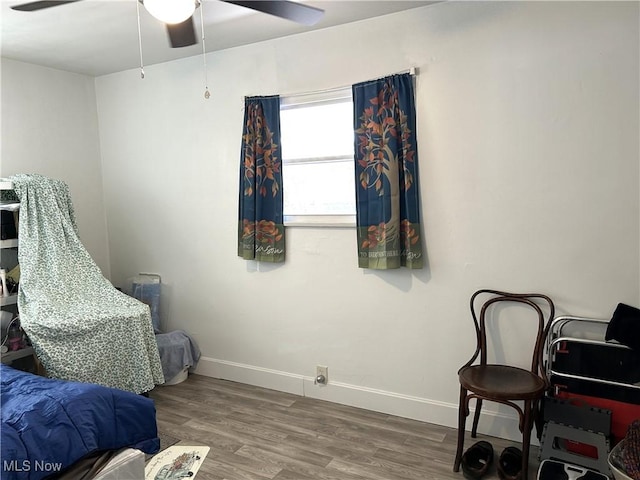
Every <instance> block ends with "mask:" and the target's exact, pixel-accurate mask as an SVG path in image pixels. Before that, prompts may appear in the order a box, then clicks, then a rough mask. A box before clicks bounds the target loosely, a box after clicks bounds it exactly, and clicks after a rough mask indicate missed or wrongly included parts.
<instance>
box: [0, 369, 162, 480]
mask: <svg viewBox="0 0 640 480" xmlns="http://www.w3.org/2000/svg"><path fill="white" fill-rule="evenodd" d="M0 402H1V406H2V408H1V409H0V410H1V417H2V425H1V427H0V428H1V435H2V438H1V442H0V443H1V447H0V448H1V458H2V463H1V465H0V478H2V479H3V480H4V479H6V480H14V479H15V480H23V479H24V480H27V479H28V480H38V479H41V478H47V477H51V476H58V474H60V473H63V472H69V470H70V469H71V468H73V467H74V465H78V464H79V463H82V460H85V463H86V461H87V459H89V460H91V459H92V458H97V457H98V456H102V461H103V462H104V461H105V458H106V457H105V455H104V454H105V453H109V452H122V449H124V448H132V449H136V450H140V451H142V452H144V453H148V454H151V453H156V452H157V451H158V450H159V448H160V440H159V438H158V432H157V424H156V410H155V405H154V402H153V400H151V399H149V398H146V397H144V396H142V395H136V394H135V393H132V392H127V391H123V390H118V389H115V388H109V387H104V386H101V385H96V384H90V383H80V382H71V381H65V380H58V379H50V378H44V377H40V376H37V375H33V374H31V373H27V372H23V371H20V370H16V369H14V368H12V367H10V366H7V365H0ZM72 478H76V479H77V478H81V477H80V476H79V474H73V475H72Z"/></svg>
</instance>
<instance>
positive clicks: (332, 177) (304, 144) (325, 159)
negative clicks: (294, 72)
mask: <svg viewBox="0 0 640 480" xmlns="http://www.w3.org/2000/svg"><path fill="white" fill-rule="evenodd" d="M280 133H281V143H282V159H283V162H282V168H283V173H282V177H283V189H284V191H283V194H284V216H285V225H290V226H293V225H299V226H304V225H310V226H318V225H326V226H350V225H355V212H356V208H355V183H354V182H355V180H354V175H355V173H354V165H353V102H352V100H351V91H350V89H344V90H337V91H332V92H327V93H326V94H321V95H318V94H314V95H311V96H309V97H307V98H305V96H299V97H296V98H294V97H285V98H283V99H282V100H281V109H280Z"/></svg>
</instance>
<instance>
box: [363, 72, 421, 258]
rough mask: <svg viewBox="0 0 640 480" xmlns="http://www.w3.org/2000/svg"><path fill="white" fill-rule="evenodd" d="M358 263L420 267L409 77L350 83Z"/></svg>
mask: <svg viewBox="0 0 640 480" xmlns="http://www.w3.org/2000/svg"><path fill="white" fill-rule="evenodd" d="M352 91H353V105H354V130H355V139H354V141H355V167H356V223H357V238H358V266H359V267H361V268H372V269H380V270H386V269H392V268H399V267H400V266H406V267H408V268H422V266H423V255H422V239H421V233H420V232H421V227H420V196H419V192H418V184H419V182H418V154H417V149H416V135H415V134H416V114H415V103H414V93H413V79H412V77H411V75H410V74H401V75H392V76H389V77H385V78H381V79H378V80H373V81H368V82H363V83H358V84H356V85H353V87H352Z"/></svg>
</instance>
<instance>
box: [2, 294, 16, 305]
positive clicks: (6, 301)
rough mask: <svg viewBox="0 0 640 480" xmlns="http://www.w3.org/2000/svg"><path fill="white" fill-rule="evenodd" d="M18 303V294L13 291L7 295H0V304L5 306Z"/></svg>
mask: <svg viewBox="0 0 640 480" xmlns="http://www.w3.org/2000/svg"><path fill="white" fill-rule="evenodd" d="M16 303H18V294H17V293H14V294H13V295H9V296H8V297H0V306H2V307H5V306H7V305H15V304H16Z"/></svg>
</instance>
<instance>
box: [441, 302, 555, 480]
mask: <svg viewBox="0 0 640 480" xmlns="http://www.w3.org/2000/svg"><path fill="white" fill-rule="evenodd" d="M476 304H478V305H476ZM504 304H520V305H522V306H524V307H526V308H527V310H528V309H531V311H532V312H526V313H528V315H524V313H525V312H520V311H518V312H517V313H518V319H519V320H520V317H521V316H527V317H531V316H533V317H534V318H535V320H537V324H538V325H537V335H536V336H535V338H533V339H532V342H531V343H533V344H534V345H533V355H532V357H533V358H532V360H531V368H530V369H528V370H527V369H525V368H520V367H515V366H511V365H502V364H490V363H488V362H487V333H488V331H487V324H488V323H489V324H490V325H491V331H493V330H494V327H497V324H498V323H501V322H498V320H499V319H498V318H497V317H501V316H502V315H499V314H500V313H503V314H504V315H505V316H506V314H507V313H509V312H511V311H512V310H511V309H507V310H504V311H503V312H500V311H497V310H498V309H496V308H490V307H492V306H494V307H496V306H501V305H504ZM480 305H481V307H480V314H479V315H478V314H477V307H478V306H480ZM470 307H471V316H472V318H473V323H474V326H475V331H476V343H477V346H476V351H475V353H474V354H473V356H472V357H471V359H470V360H469V361H468V362H467V363H466V364H464V365H463V366H462V367H461V368H460V370H458V377H459V380H460V404H459V407H458V446H457V451H456V458H455V462H454V467H453V470H454V471H455V472H457V471H459V469H460V463H461V460H462V453H463V449H464V436H465V424H466V418H467V416H468V415H469V402H470V400H471V399H473V398H475V399H476V409H475V414H474V417H473V426H472V429H471V437H472V438H475V437H476V433H477V429H478V420H479V418H480V412H481V410H482V402H483V400H487V401H492V402H497V403H501V404H504V405H508V406H510V407H513V408H514V409H515V410H516V411H517V412H518V418H519V425H518V426H519V429H520V431H521V432H522V470H521V475H520V477H519V478H522V480H527V473H528V466H529V445H530V440H531V431H532V429H533V425H534V422H536V421H537V420H538V418H537V417H538V411H539V404H540V401H541V399H542V397H543V395H544V393H545V391H546V390H547V388H548V381H547V378H546V375H545V372H544V366H543V361H542V358H543V349H544V343H545V338H546V335H547V330H548V328H549V325H550V321H551V319H553V316H554V310H555V307H554V305H553V302H552V301H551V299H550V298H549V297H547V296H546V295H541V294H537V293H532V294H520V293H507V292H500V291H497V290H478V291H477V292H475V293H474V294H473V295H472V296H471V301H470ZM513 312H514V313H515V311H513ZM543 312H546V313H543ZM531 313H533V315H531ZM500 320H504V321H508V320H510V319H507V318H504V319H500ZM521 320H523V321H524V320H525V318H522V319H521ZM528 320H530V318H529V319H528ZM534 342H535V343H534ZM478 357H479V362H477V364H476V365H474V363H475V362H476V360H478ZM515 402H518V403H520V404H522V405H523V406H522V407H521V406H520V405H519V404H517V403H515Z"/></svg>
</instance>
